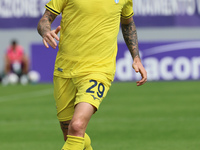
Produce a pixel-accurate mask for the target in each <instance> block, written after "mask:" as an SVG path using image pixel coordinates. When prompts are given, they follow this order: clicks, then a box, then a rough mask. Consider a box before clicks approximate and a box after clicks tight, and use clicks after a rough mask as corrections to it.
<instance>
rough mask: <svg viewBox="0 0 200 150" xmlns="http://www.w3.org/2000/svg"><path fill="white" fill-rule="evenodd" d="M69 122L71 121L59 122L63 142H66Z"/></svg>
mask: <svg viewBox="0 0 200 150" xmlns="http://www.w3.org/2000/svg"><path fill="white" fill-rule="evenodd" d="M70 121H71V120H69V121H63V122H60V127H61V129H62V132H63V136H64V140H65V141H66V140H67V134H68V126H69V123H70Z"/></svg>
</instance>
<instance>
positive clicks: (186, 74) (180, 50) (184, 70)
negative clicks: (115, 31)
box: [31, 41, 200, 82]
mask: <svg viewBox="0 0 200 150" xmlns="http://www.w3.org/2000/svg"><path fill="white" fill-rule="evenodd" d="M118 47H119V50H118V55H117V63H116V75H115V80H116V81H135V80H139V79H140V78H141V77H140V74H136V73H135V72H134V70H133V69H132V58H131V56H130V54H129V51H128V50H127V47H126V45H125V44H124V43H119V44H118ZM139 48H140V55H141V58H142V61H143V64H144V66H145V68H146V70H147V73H148V80H149V81H159V80H167V81H169V80H199V79H200V41H180V42H140V43H139ZM56 52H57V50H54V49H52V48H50V49H46V48H45V47H44V46H43V45H42V44H33V45H32V49H31V53H32V55H31V56H32V58H31V59H32V69H33V70H36V71H38V72H40V74H41V81H42V82H52V79H53V67H54V61H55V57H56Z"/></svg>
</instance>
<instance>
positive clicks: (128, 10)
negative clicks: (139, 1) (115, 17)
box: [121, 0, 134, 19]
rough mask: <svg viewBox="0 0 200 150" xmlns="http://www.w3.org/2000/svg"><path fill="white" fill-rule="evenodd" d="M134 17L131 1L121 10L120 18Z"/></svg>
mask: <svg viewBox="0 0 200 150" xmlns="http://www.w3.org/2000/svg"><path fill="white" fill-rule="evenodd" d="M133 15H134V12H133V2H132V0H128V1H127V3H126V4H125V5H124V7H123V9H122V13H121V16H122V18H125V19H128V18H130V17H132V16H133Z"/></svg>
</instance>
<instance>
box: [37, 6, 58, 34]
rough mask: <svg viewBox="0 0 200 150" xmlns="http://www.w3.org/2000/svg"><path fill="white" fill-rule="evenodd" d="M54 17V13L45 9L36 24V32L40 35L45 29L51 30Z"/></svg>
mask: <svg viewBox="0 0 200 150" xmlns="http://www.w3.org/2000/svg"><path fill="white" fill-rule="evenodd" d="M55 18H56V15H54V14H52V13H51V12H50V11H48V10H46V11H45V13H44V15H43V16H42V18H41V19H40V21H39V23H38V26H37V30H38V33H39V34H40V35H41V36H43V35H44V34H45V33H46V32H47V31H50V30H51V23H52V22H53V21H54V19H55Z"/></svg>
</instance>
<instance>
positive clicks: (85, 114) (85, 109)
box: [68, 102, 96, 137]
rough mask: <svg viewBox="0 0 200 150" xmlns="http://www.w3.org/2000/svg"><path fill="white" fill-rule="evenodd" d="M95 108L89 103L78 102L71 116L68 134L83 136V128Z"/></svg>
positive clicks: (85, 126) (84, 128)
mask: <svg viewBox="0 0 200 150" xmlns="http://www.w3.org/2000/svg"><path fill="white" fill-rule="evenodd" d="M95 111H96V108H95V107H94V106H92V105H91V104H89V103H85V102H82V103H79V104H77V105H76V107H75V112H74V115H73V118H72V120H71V122H70V124H69V129H68V134H69V135H72V136H78V137H84V134H85V130H86V128H87V125H88V123H89V120H90V118H91V116H92V115H93V114H94V112H95Z"/></svg>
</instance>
